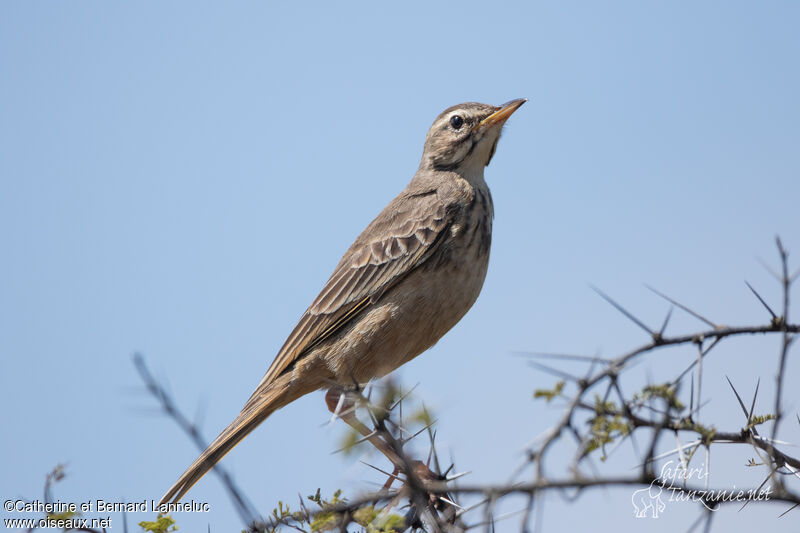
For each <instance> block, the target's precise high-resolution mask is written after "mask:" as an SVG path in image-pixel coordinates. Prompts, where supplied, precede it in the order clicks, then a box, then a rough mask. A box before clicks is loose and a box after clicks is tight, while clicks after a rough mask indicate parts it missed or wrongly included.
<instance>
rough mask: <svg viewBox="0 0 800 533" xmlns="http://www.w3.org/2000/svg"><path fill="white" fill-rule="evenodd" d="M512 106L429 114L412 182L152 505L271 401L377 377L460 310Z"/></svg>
mask: <svg viewBox="0 0 800 533" xmlns="http://www.w3.org/2000/svg"><path fill="white" fill-rule="evenodd" d="M524 102H525V100H513V101H511V102H509V103H507V104H505V105H503V106H500V107H495V106H490V105H486V104H478V103H466V104H461V105H457V106H453V107H451V108H449V109H447V110H445V111H444V112H443V113H442V114H441V115H439V116H438V117H437V118H436V120H435V121H434V123H433V125H432V126H431V128H430V130H429V132H428V135H427V137H426V139H425V147H424V150H423V154H422V162H421V163H420V166H419V170H417V173H416V174H415V176H414V178H413V179H412V180H411V182H410V183H409V184H408V186H407V187H406V188H405V190H404V191H403V192H401V193H400V194H399V195H398V196H397V197H396V198H395V199H394V200H392V201H391V202H390V203H389V205H388V206H386V208H384V209H383V211H381V213H380V214H379V215H378V216H377V217H376V218H375V220H373V221H372V223H370V225H369V226H367V228H366V229H365V230H364V231H363V232H362V233H361V235H359V236H358V238H357V239H356V240H355V242H354V243H353V245H352V246H350V249H349V250H347V252H346V253H345V254H344V257H342V260H341V261H340V262H339V264H338V265H337V267H336V269H335V270H334V272H333V275H331V277H330V279H328V281H327V283H326V284H325V286H324V287H323V288H322V291H321V292H320V293H319V296H317V298H316V299H315V300H314V302H313V303H312V304H311V306H309V308H308V309H307V310H306V312H305V313H304V314H303V316H302V317H301V318H300V321H299V322H298V323H297V326H295V328H294V330H293V331H292V332H291V334H290V335H289V338H288V339H287V340H286V342H285V343H284V345H283V347H282V348H281V349H280V351H279V352H278V355H277V356H276V357H275V360H274V361H273V362H272V365H270V367H269V369H268V370H267V373H266V375H265V376H264V378H263V379H262V380H261V383H259V385H258V387H256V390H255V392H253V394H252V396H250V399H249V400H248V401H247V403H246V404H245V406H244V408H243V409H242V411H241V413H239V416H237V417H236V419H235V420H234V421H233V422H231V424H230V425H229V426H228V427H227V428H225V429H224V430H223V431H222V433H220V435H219V436H218V437H217V438H216V439H215V440H214V442H212V443H211V445H210V446H209V447H208V448H207V449H206V450H205V451H204V452H203V453H202V454H201V455H200V457H199V458H198V459H197V460H196V461H195V462H194V463H192V465H191V466H190V467H189V468H188V469H187V470H186V472H184V474H183V475H182V476H181V477H180V479H178V481H177V482H176V483H175V484H174V485H173V486H172V488H170V489H169V491H167V493H166V494H165V495H164V497H163V498H162V499H161V503H166V502H169V501H178V500H180V499H181V498H182V497H183V496H184V495H185V494H186V492H187V491H188V490H189V489H190V488H191V487H192V486H193V485H194V484H195V483H196V482H197V481H198V480H199V479H200V478H201V477H203V475H205V474H206V472H208V471H209V470H210V469H211V468H213V466H214V465H215V464H216V463H217V462H219V460H220V459H222V457H223V456H224V455H225V454H226V453H228V452H229V451H230V450H231V449H232V448H233V447H234V446H236V444H238V443H239V442H240V441H241V440H242V439H243V438H244V437H245V436H247V435H248V434H249V433H250V432H251V431H252V430H253V429H255V427H256V426H257V425H258V424H260V423H261V422H263V421H264V419H266V418H267V417H268V416H269V415H270V414H272V413H273V412H275V411H276V410H277V409H280V408H281V407H283V406H285V405H287V404H288V403H291V402H293V401H294V400H296V399H297V398H299V397H301V396H303V395H305V394H308V393H309V392H312V391H315V390H317V389H322V388H330V387H331V385H332V384H339V385H341V386H344V387H347V386H352V385H353V384H354V383H366V382H367V381H369V380H370V379H372V378H376V377H381V376H383V375H385V374H387V373H389V372H391V371H392V370H394V369H395V368H397V367H399V366H400V365H402V364H403V363H406V362H407V361H409V360H411V359H413V358H414V357H416V356H417V355H419V354H420V353H422V352H424V351H425V350H427V349H428V348H430V347H431V346H433V345H434V344H435V343H436V341H438V340H439V339H440V338H441V337H442V335H444V334H445V333H446V332H447V331H448V330H449V329H450V328H452V327H453V326H454V325H455V324H456V323H457V322H458V321H459V320H460V319H461V317H462V316H464V314H465V313H466V312H467V311H468V310H469V308H470V307H472V304H473V303H474V302H475V300H476V299H477V297H478V294H479V293H480V290H481V287H482V286H483V280H484V278H485V277H486V269H487V267H488V264H489V247H490V244H491V236H492V218H493V214H494V211H493V206H492V197H491V194H490V193H489V187H488V186H487V185H486V182H485V181H484V178H483V169H484V167H485V166H486V165H488V164H489V162H490V161H491V158H492V156H493V155H494V152H495V149H496V147H497V141H498V139H499V137H500V131H501V129H502V127H503V124H504V123H505V121H506V120H507V119H508V117H509V116H511V114H512V113H513V112H514V111H516V110H517V109H518V108H519V106H521V105H522V104H523V103H524Z"/></svg>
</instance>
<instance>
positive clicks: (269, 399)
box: [159, 376, 309, 505]
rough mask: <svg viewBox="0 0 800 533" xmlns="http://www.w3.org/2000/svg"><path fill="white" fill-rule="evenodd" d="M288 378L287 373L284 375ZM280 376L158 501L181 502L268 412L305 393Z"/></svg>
mask: <svg viewBox="0 0 800 533" xmlns="http://www.w3.org/2000/svg"><path fill="white" fill-rule="evenodd" d="M281 377H282V378H288V376H281ZM281 377H279V378H278V379H277V380H275V381H274V382H273V383H271V384H269V385H267V386H266V387H263V388H262V387H259V389H258V390H256V392H254V393H253V395H252V396H251V397H250V399H249V400H248V401H247V403H246V404H245V406H244V408H243V409H242V412H241V413H239V416H237V417H236V419H235V420H234V421H233V422H231V423H230V425H228V427H226V428H225V429H224V430H222V433H220V434H219V436H218V437H217V438H216V439H214V442H212V443H211V444H210V445H209V446H208V448H206V450H205V451H204V452H203V453H202V454H200V457H198V458H197V460H196V461H195V462H193V463H192V464H191V466H189V468H187V469H186V472H184V473H183V475H182V476H181V477H180V479H178V481H177V482H175V484H174V485H172V487H171V488H170V489H169V490H168V491H167V493H166V494H164V496H163V497H162V498H161V501H160V502H159V505H161V504H164V503H167V502H178V501H180V499H181V498H183V496H184V495H185V494H186V493H187V492H189V489H191V488H192V487H193V486H194V484H195V483H197V482H198V481H200V478H202V477H203V476H204V475H206V474H207V473H208V471H209V470H211V469H212V468H214V465H215V464H217V463H218V462H219V461H220V460H221V459H222V458H223V457H225V454H227V453H228V452H229V451H231V450H232V449H233V447H234V446H236V445H237V444H239V442H240V441H241V440H242V439H243V438H245V437H246V436H247V435H249V434H250V432H251V431H253V430H254V429H255V428H256V426H258V425H259V424H260V423H261V422H263V421H264V420H265V419H266V418H267V417H268V416H269V415H271V414H272V413H274V412H275V411H277V410H278V409H280V408H281V407H283V406H284V405H286V404H288V403H289V402H292V401H294V400H295V399H297V398H299V397H300V396H302V395H303V393H304V392H309V391H304V392H302V393H301V392H300V391H297V390H293V389H294V388H293V387H291V386H289V383H288V381H289V380H288V379H281Z"/></svg>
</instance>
